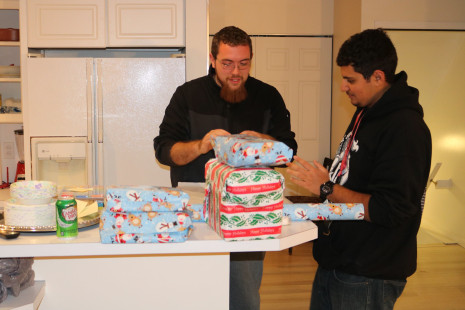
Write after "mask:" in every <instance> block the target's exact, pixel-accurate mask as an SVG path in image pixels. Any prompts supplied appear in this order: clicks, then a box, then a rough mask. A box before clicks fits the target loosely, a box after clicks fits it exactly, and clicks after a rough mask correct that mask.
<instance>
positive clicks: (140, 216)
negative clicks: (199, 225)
mask: <svg viewBox="0 0 465 310" xmlns="http://www.w3.org/2000/svg"><path fill="white" fill-rule="evenodd" d="M190 228H192V220H191V218H190V217H189V214H187V213H186V212H156V211H150V212H109V211H104V212H103V213H102V216H101V217H100V229H101V230H113V231H115V232H124V233H171V232H179V231H185V230H188V229H190Z"/></svg>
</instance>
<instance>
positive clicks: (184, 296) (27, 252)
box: [0, 221, 317, 310]
mask: <svg viewBox="0 0 465 310" xmlns="http://www.w3.org/2000/svg"><path fill="white" fill-rule="evenodd" d="M316 238H317V228H316V226H315V224H313V223H312V222H311V221H305V222H292V223H291V224H290V225H287V226H283V228H282V234H281V236H280V238H279V239H270V240H254V241H240V242H226V241H224V240H222V239H221V238H220V237H219V236H218V235H217V234H216V232H214V231H213V230H212V229H210V228H209V227H208V225H207V224H205V223H198V222H197V223H194V230H193V231H192V234H191V235H190V237H189V239H188V240H187V241H186V242H183V243H164V244H101V243H100V238H99V232H98V227H97V226H92V227H87V228H83V229H80V230H79V235H78V237H77V238H76V239H74V240H69V241H63V240H60V239H58V238H57V237H56V235H55V233H54V232H41V233H32V232H31V233H21V235H20V236H19V237H18V238H17V239H13V240H0V246H1V248H0V249H1V254H0V256H1V257H35V259H34V265H33V266H32V268H33V270H34V271H35V273H36V276H35V279H36V280H44V281H45V296H44V298H43V300H42V303H41V305H40V308H39V309H46V310H53V309H67V310H73V309H86V310H91V309H138V310H139V309H165V308H166V309H190V310H191V309H202V310H205V309H214V310H221V309H228V305H229V297H228V296H229V253H230V252H245V251H280V250H284V249H287V248H290V247H293V246H296V245H299V244H302V243H304V242H308V241H311V240H314V239H316Z"/></svg>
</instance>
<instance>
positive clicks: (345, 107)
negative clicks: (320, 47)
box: [331, 0, 361, 158]
mask: <svg viewBox="0 0 465 310" xmlns="http://www.w3.org/2000/svg"><path fill="white" fill-rule="evenodd" d="M360 14H361V0H336V1H335V3H334V37H333V89H332V95H333V99H332V106H331V158H334V156H335V155H336V151H337V148H338V146H339V143H340V142H341V139H342V136H343V135H344V132H345V130H346V128H347V125H348V124H349V122H350V119H351V118H352V114H353V113H354V111H355V107H354V106H353V105H352V104H350V102H349V100H348V98H347V95H346V94H345V93H344V92H341V90H340V88H341V87H340V86H341V82H342V78H341V73H340V69H339V67H338V66H337V64H336V57H337V53H338V51H339V48H340V47H341V45H342V43H344V41H345V40H346V39H347V38H348V37H350V36H351V35H352V34H354V33H357V32H360V29H361V23H360V20H361V17H360V16H361V15H360Z"/></svg>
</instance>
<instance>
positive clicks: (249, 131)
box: [241, 130, 276, 140]
mask: <svg viewBox="0 0 465 310" xmlns="http://www.w3.org/2000/svg"><path fill="white" fill-rule="evenodd" d="M241 135H249V136H254V137H257V138H262V139H268V140H276V139H275V138H273V137H272V136H269V135H265V134H264V133H259V132H256V131H253V130H244V131H243V132H241Z"/></svg>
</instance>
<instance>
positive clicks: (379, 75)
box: [372, 70, 386, 82]
mask: <svg viewBox="0 0 465 310" xmlns="http://www.w3.org/2000/svg"><path fill="white" fill-rule="evenodd" d="M372 77H373V78H374V79H375V81H376V82H384V81H386V76H385V74H384V71H381V70H375V71H374V72H373V74H372Z"/></svg>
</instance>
